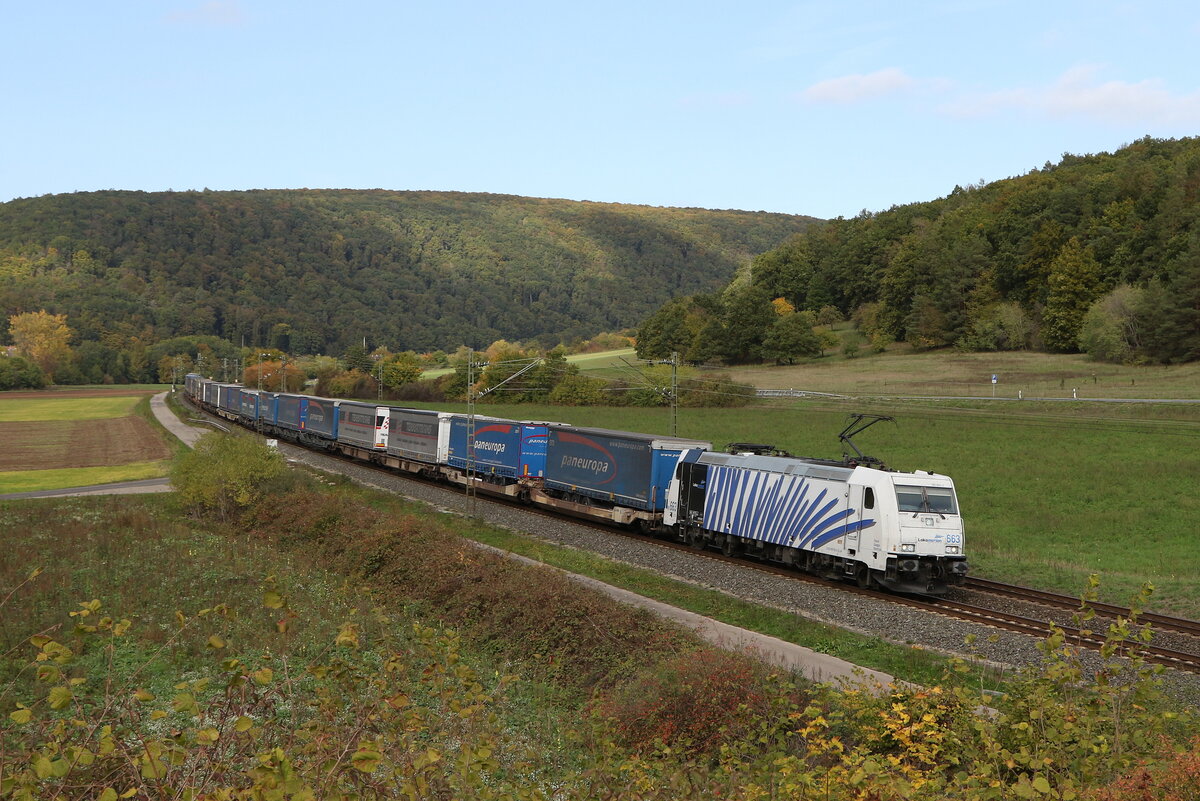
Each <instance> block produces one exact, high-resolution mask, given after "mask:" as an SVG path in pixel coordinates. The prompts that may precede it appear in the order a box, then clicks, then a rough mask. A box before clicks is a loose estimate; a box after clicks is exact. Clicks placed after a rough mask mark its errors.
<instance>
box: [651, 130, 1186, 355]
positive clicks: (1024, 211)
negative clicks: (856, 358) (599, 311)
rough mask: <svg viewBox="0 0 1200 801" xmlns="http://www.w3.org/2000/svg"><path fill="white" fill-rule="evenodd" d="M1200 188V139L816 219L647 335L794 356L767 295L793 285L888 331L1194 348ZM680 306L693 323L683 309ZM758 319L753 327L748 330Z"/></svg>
mask: <svg viewBox="0 0 1200 801" xmlns="http://www.w3.org/2000/svg"><path fill="white" fill-rule="evenodd" d="M1198 200H1200V139H1195V138H1189V139H1181V140H1155V139H1149V138H1146V139H1142V140H1139V141H1137V142H1134V143H1133V144H1131V145H1128V146H1126V147H1124V148H1122V149H1120V150H1118V151H1116V152H1114V153H1100V154H1095V155H1087V156H1073V155H1066V156H1064V157H1063V158H1062V159H1061V160H1060V161H1059V162H1058V163H1057V164H1051V163H1049V162H1047V163H1046V164H1045V166H1043V167H1042V168H1041V169H1033V170H1031V171H1030V172H1029V173H1027V174H1025V175H1022V176H1019V177H1015V178H1010V179H1006V180H1001V181H996V182H994V183H990V184H986V185H984V184H980V185H976V186H968V187H966V188H961V187H956V188H955V190H954V191H953V192H952V193H951V194H950V195H948V196H946V197H944V198H941V199H938V200H933V201H929V202H926V203H914V204H911V205H906V206H898V207H893V208H892V209H890V210H888V211H884V212H880V213H866V212H864V213H863V214H860V215H859V216H857V217H854V218H853V219H837V220H832V221H830V222H829V223H827V224H826V225H823V226H820V227H815V228H814V229H813V230H811V231H809V232H808V233H806V234H804V235H801V236H797V237H795V238H793V239H792V240H790V241H789V242H787V243H786V244H785V245H783V246H782V247H780V248H777V249H775V250H773V251H771V252H769V253H765V254H763V255H761V256H759V257H758V258H757V259H755V261H754V262H753V264H752V268H751V270H750V271H748V273H749V280H746V278H747V276H746V275H741V276H739V279H738V280H736V281H735V282H734V283H733V284H732V285H731V286H730V288H729V289H728V290H727V291H726V292H724V293H723V294H722V296H721V297H717V298H714V297H707V298H697V299H695V300H693V301H691V302H690V306H689V303H688V302H681V301H677V302H675V303H674V304H672V305H671V306H669V307H667V308H665V309H664V310H663V312H662V313H660V314H658V315H655V316H654V317H652V318H650V320H649V321H648V326H645V327H644V330H643V337H642V340H646V341H645V342H643V341H642V340H639V346H640V347H642V346H643V345H644V346H645V347H648V348H649V351H648V353H649V354H650V355H653V354H654V353H655V352H656V351H664V350H666V351H669V350H670V349H678V350H680V351H682V352H684V353H689V352H690V353H692V354H693V356H695V357H696V358H705V357H712V356H714V355H715V356H721V357H724V358H726V359H729V360H747V359H750V360H753V359H755V358H759V357H763V356H767V357H771V356H775V357H776V358H778V357H780V356H784V357H786V356H788V355H789V354H788V353H787V352H785V351H786V349H784V351H781V350H780V348H779V347H778V346H779V342H780V337H781V336H782V334H781V333H780V332H779V331H776V332H775V334H774V335H773V338H772V337H769V336H768V334H769V331H767V329H769V328H770V327H771V326H772V325H773V324H774V323H773V322H772V321H776V322H777V319H776V318H777V317H778V315H775V314H772V312H771V311H770V310H768V309H767V308H766V304H769V302H770V300H771V299H775V298H784V299H785V300H786V301H788V303H787V304H777V308H782V309H785V310H786V309H789V308H791V307H794V308H796V309H798V310H801V311H803V310H811V311H812V312H814V313H817V312H819V311H820V310H822V309H824V311H825V313H824V314H823V315H816V316H820V317H822V318H823V319H835V318H836V317H837V316H838V314H839V313H840V315H845V316H855V319H856V322H857V323H858V327H859V329H860V331H862V333H863V335H864V341H865V340H866V339H867V338H869V339H870V340H871V341H873V342H874V343H875V344H877V345H879V346H883V345H884V344H886V342H887V341H891V340H907V341H909V342H911V343H913V344H914V345H916V346H918V347H939V346H945V345H955V346H958V347H962V348H967V349H973V350H1001V349H1022V348H1044V349H1046V350H1052V351H1076V350H1085V351H1087V352H1089V353H1092V354H1093V355H1095V356H1097V357H1099V358H1103V359H1111V360H1137V359H1149V360H1153V361H1186V360H1194V359H1197V358H1200V203H1198V202H1197V201H1198ZM689 309H690V311H689ZM681 310H683V311H682V312H681ZM668 318H669V319H668ZM681 318H683V319H686V320H687V321H688V325H686V326H682V327H681V326H679V325H678V324H676V323H672V322H671V320H679V319H681ZM747 320H751V321H753V322H752V323H749V324H748V322H747ZM755 327H757V328H761V329H762V330H760V331H759V332H758V334H757V339H756V340H754V341H750V340H748V339H747V336H746V334H745V333H744V332H746V331H748V330H749V329H752V328H755ZM646 334H653V337H651V339H653V340H654V342H651V341H650V340H648V339H647V337H646ZM660 340H661V341H660ZM764 341H765V342H766V343H767V345H766V347H764V346H763V343H764ZM789 341H790V340H789Z"/></svg>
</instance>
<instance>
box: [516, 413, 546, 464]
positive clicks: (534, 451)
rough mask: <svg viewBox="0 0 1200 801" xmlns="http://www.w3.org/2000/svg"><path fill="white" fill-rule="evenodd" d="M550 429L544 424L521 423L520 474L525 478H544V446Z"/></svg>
mask: <svg viewBox="0 0 1200 801" xmlns="http://www.w3.org/2000/svg"><path fill="white" fill-rule="evenodd" d="M549 439H550V429H549V427H548V426H547V425H546V424H545V423H532V422H530V423H521V464H520V467H519V469H520V474H521V476H522V477H525V478H545V476H546V445H547V442H548V440H549Z"/></svg>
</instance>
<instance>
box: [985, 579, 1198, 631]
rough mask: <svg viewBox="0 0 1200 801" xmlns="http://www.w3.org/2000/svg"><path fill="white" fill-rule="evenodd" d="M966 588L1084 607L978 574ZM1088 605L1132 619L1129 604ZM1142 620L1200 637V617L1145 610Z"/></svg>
mask: <svg viewBox="0 0 1200 801" xmlns="http://www.w3.org/2000/svg"><path fill="white" fill-rule="evenodd" d="M965 587H966V589H969V590H978V591H980V592H985V593H989V594H992V595H1003V596H1005V597H1008V598H1016V599H1018V600H1021V601H1028V602H1030V603H1035V604H1041V605H1042V606H1048V607H1051V608H1054V609H1066V610H1070V611H1075V610H1078V609H1079V606H1080V601H1079V599H1078V598H1076V597H1073V596H1070V595H1062V594H1060V593H1055V592H1049V591H1047V590H1037V589H1034V588H1032V587H1022V586H1020V585H1019V584H1005V583H1003V582H1000V581H992V580H991V579H983V578H976V577H974V576H968V577H967V582H966V585H965ZM1088 607H1089V608H1091V609H1093V610H1095V612H1096V614H1097V615H1099V616H1101V617H1104V618H1108V619H1112V620H1115V619H1116V618H1118V617H1122V618H1125V619H1128V618H1129V615H1130V610H1129V608H1128V607H1125V606H1117V605H1115V604H1108V603H1104V602H1102V601H1089V602H1088ZM1138 622H1139V623H1148V624H1150V627H1151V628H1153V629H1154V630H1155V631H1173V632H1178V633H1180V634H1189V635H1191V636H1193V637H1200V620H1190V619H1188V618H1185V617H1171V616H1170V615H1162V614H1159V613H1157V612H1141V613H1139V615H1138Z"/></svg>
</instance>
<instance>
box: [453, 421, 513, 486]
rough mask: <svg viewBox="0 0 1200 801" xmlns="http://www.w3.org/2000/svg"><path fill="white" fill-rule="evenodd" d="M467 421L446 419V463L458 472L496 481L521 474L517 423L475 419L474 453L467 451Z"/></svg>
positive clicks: (469, 425)
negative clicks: (474, 473)
mask: <svg viewBox="0 0 1200 801" xmlns="http://www.w3.org/2000/svg"><path fill="white" fill-rule="evenodd" d="M470 427H471V422H470V418H469V417H468V416H467V415H465V414H456V415H454V416H452V417H451V418H450V442H449V447H448V450H447V452H446V464H448V465H450V466H451V467H457V468H460V469H462V470H474V472H476V473H480V474H484V475H489V476H496V477H500V478H514V479H515V478H516V477H517V476H519V475H520V474H521V424H520V423H516V422H514V421H512V420H501V419H499V418H496V417H485V416H479V415H477V416H476V417H475V452H474V456H472V453H471V448H470V437H469V436H468V435H469V434H470Z"/></svg>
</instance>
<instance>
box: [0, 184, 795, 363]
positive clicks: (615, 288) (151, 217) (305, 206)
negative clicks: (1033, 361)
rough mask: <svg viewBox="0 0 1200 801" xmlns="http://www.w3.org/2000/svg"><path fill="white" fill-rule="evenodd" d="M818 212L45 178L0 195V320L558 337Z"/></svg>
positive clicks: (342, 341) (154, 330) (295, 346)
mask: <svg viewBox="0 0 1200 801" xmlns="http://www.w3.org/2000/svg"><path fill="white" fill-rule="evenodd" d="M812 222H813V220H812V218H807V217H797V216H791V215H784V214H768V213H763V212H741V211H709V210H703V209H678V208H653V207H646V206H630V205H619V204H608V203H590V202H574V201H566V200H541V199H534V198H523V197H514V196H505V195H484V194H463V193H453V192H388V191H380V190H373V191H351V190H340V191H332V190H330V191H326V190H296V191H282V190H281V191H275V190H264V191H252V192H210V191H207V190H206V191H203V192H160V193H146V192H124V191H106V192H90V193H79V194H70V195H53V196H45V197H39V198H29V199H20V200H14V201H10V202H8V203H4V204H0V319H8V318H9V317H11V316H13V315H17V314H26V313H32V312H39V311H42V310H44V311H46V312H48V313H50V314H55V315H61V314H65V315H66V316H67V320H68V322H69V325H70V326H71V328H72V330H73V331H74V332H75V335H76V337H77V340H78V341H80V342H89V341H108V342H112V343H116V344H117V345H120V343H121V342H128V341H132V340H137V341H139V342H141V343H143V344H147V343H152V342H157V341H162V340H166V339H169V338H172V337H179V336H216V337H221V338H222V339H225V340H228V341H230V342H232V343H235V344H245V345H249V346H254V347H259V346H274V347H278V348H281V349H283V350H285V351H288V352H290V353H299V354H303V353H322V352H324V353H337V352H342V351H344V350H345V348H346V347H347V346H348V345H349V344H350V343H352V342H360V343H361V341H362V338H363V337H364V336H365V337H367V339H368V342H369V344H370V346H371V347H374V346H375V345H381V344H382V345H386V346H387V347H389V348H391V349H393V350H407V349H415V350H433V349H437V348H442V349H447V350H453V349H454V347H456V346H457V345H460V344H467V345H471V346H473V347H479V346H483V345H486V344H487V343H489V342H493V341H495V340H498V339H501V338H504V339H510V340H522V341H531V342H533V341H536V342H538V343H539V344H541V345H542V346H544V347H552V346H554V345H555V344H558V343H559V342H569V341H571V340H573V339H586V338H588V337H591V336H592V335H594V334H596V333H598V332H601V331H615V330H620V329H623V328H627V327H632V326H634V325H636V324H637V323H638V322H640V321H641V320H642V319H644V318H645V317H646V315H648V314H649V313H650V312H652V311H653V310H654V309H656V308H657V307H658V306H660V305H661V304H662V303H663V302H665V301H666V300H668V299H670V298H672V297H677V296H679V295H687V294H690V293H695V292H703V291H712V290H716V289H718V288H720V287H721V286H723V285H724V284H725V283H727V282H728V281H729V280H730V278H731V277H732V276H733V275H734V273H735V271H736V270H737V269H738V267H739V266H742V265H745V264H747V263H749V260H750V258H751V257H752V256H754V255H756V254H758V253H761V252H763V251H766V250H769V249H771V248H774V247H776V246H778V245H779V244H780V243H782V242H783V241H785V240H786V239H787V238H788V237H789V236H791V235H793V234H795V233H797V232H802V231H804V230H805V229H806V228H807V227H808V225H809V224H810V223H812ZM2 330H3V329H2V327H0V335H2Z"/></svg>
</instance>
